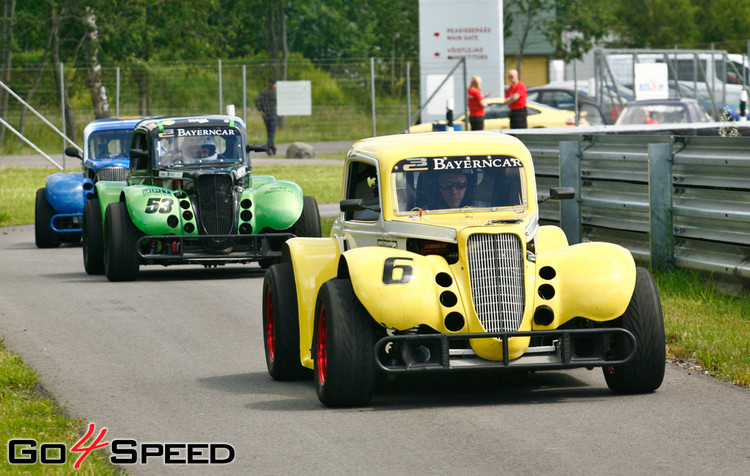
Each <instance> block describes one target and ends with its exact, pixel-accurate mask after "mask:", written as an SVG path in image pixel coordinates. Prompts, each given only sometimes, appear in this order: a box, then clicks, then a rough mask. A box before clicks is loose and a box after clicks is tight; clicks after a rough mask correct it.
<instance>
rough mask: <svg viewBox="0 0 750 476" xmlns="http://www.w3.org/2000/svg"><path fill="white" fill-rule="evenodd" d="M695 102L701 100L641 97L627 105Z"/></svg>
mask: <svg viewBox="0 0 750 476" xmlns="http://www.w3.org/2000/svg"><path fill="white" fill-rule="evenodd" d="M689 102H694V103H698V104H700V101H698V100H697V99H693V98H666V99H641V100H638V101H628V102H627V103H626V104H625V107H627V106H649V105H655V104H679V103H689Z"/></svg>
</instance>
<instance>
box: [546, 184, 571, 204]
mask: <svg viewBox="0 0 750 476" xmlns="http://www.w3.org/2000/svg"><path fill="white" fill-rule="evenodd" d="M571 198H576V189H574V188H573V187H555V188H551V189H549V196H548V197H546V198H542V199H541V200H538V202H537V203H544V202H546V201H547V200H570V199H571Z"/></svg>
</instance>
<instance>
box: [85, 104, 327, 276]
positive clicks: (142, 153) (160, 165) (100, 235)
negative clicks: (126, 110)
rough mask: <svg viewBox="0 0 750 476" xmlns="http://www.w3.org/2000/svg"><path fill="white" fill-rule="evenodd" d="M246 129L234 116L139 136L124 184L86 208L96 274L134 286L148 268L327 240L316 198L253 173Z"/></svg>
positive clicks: (147, 123)
mask: <svg viewBox="0 0 750 476" xmlns="http://www.w3.org/2000/svg"><path fill="white" fill-rule="evenodd" d="M263 147H264V146H263V145H258V146H251V145H248V144H247V136H246V132H245V125H244V123H243V122H242V120H241V119H239V118H236V117H230V116H196V117H175V118H159V119H147V120H144V121H142V122H140V123H139V124H138V125H137V126H136V128H135V130H134V132H133V140H132V143H131V149H130V158H131V160H130V172H129V174H128V177H127V181H125V182H114V181H101V182H98V183H97V184H96V187H95V197H94V198H93V199H91V200H89V201H88V202H87V203H86V205H85V207H84V214H83V215H84V216H83V261H84V267H85V269H86V272H87V273H89V274H102V273H104V274H106V276H107V278H108V279H109V280H110V281H132V280H134V279H135V278H136V276H137V274H138V269H139V267H140V265H147V264H161V265H164V266H167V265H173V264H202V265H204V266H216V265H223V264H227V263H249V262H253V261H257V262H259V263H260V265H261V266H263V267H267V266H270V265H271V264H273V263H274V262H276V261H278V260H279V258H280V256H281V247H282V245H283V243H284V242H285V241H286V240H287V239H289V238H291V237H293V236H308V237H317V236H320V215H319V212H318V204H317V202H316V201H315V199H314V198H313V197H310V196H303V193H302V189H301V188H300V187H299V186H298V185H297V184H295V183H292V182H287V181H283V180H276V179H275V178H274V177H271V176H268V175H265V176H252V167H251V165H250V160H249V157H248V153H249V152H250V151H259V150H262V148H263Z"/></svg>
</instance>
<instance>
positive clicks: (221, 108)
mask: <svg viewBox="0 0 750 476" xmlns="http://www.w3.org/2000/svg"><path fill="white" fill-rule="evenodd" d="M222 93H223V91H222V90H221V60H219V114H224V112H223V109H224V104H222V103H223V101H222Z"/></svg>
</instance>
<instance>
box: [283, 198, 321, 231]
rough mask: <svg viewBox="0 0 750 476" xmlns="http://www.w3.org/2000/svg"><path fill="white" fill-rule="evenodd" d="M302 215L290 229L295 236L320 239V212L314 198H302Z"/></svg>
mask: <svg viewBox="0 0 750 476" xmlns="http://www.w3.org/2000/svg"><path fill="white" fill-rule="evenodd" d="M302 200H303V202H302V215H300V217H299V218H298V219H297V221H296V222H295V223H294V225H292V227H291V228H290V229H289V231H290V232H291V233H294V235H295V236H309V237H314V238H319V237H320V210H319V209H318V202H317V201H316V200H315V198H314V197H311V196H308V195H306V196H304V197H303V198H302Z"/></svg>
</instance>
